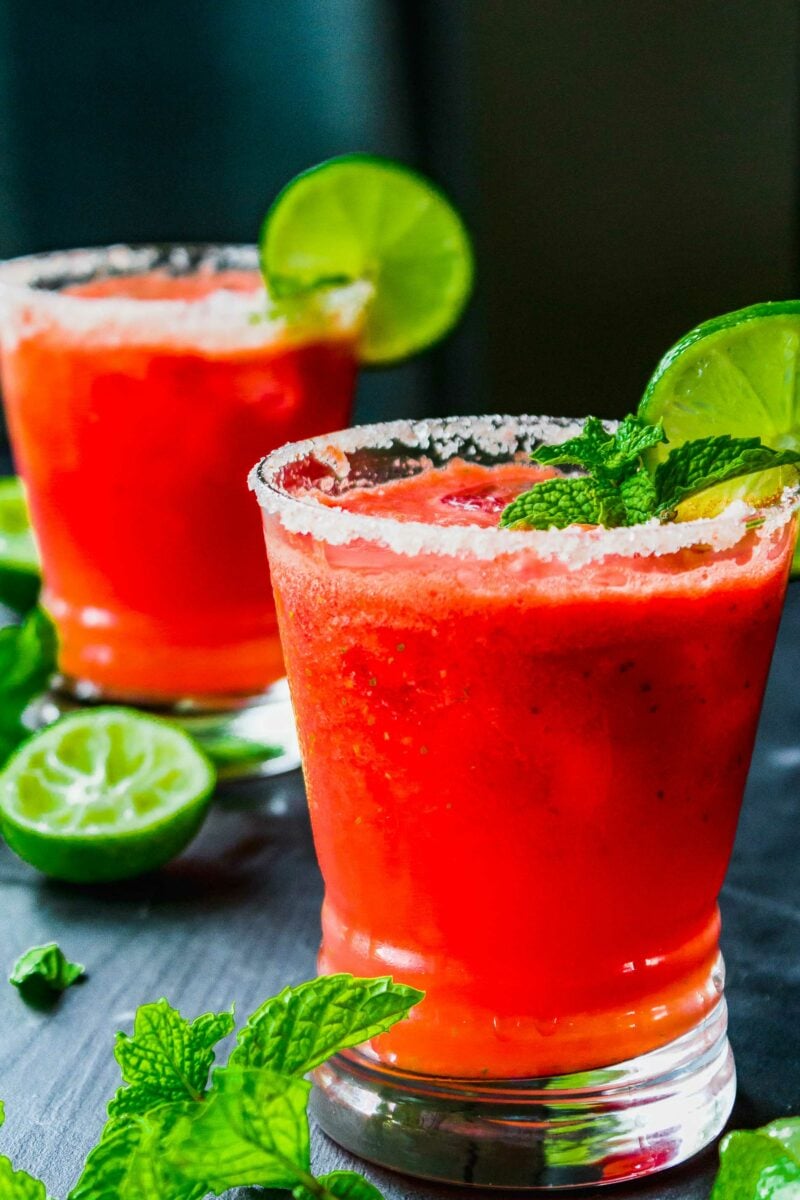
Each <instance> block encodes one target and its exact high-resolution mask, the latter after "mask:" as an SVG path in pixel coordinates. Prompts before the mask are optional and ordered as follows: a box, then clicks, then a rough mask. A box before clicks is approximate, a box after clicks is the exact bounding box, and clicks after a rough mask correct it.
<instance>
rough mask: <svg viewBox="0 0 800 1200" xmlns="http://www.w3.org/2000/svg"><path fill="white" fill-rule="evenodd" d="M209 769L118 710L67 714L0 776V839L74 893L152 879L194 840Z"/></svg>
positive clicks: (167, 735) (146, 721)
mask: <svg viewBox="0 0 800 1200" xmlns="http://www.w3.org/2000/svg"><path fill="white" fill-rule="evenodd" d="M214 782H215V776H214V769H213V767H212V766H211V764H210V763H209V761H208V760H207V759H206V757H205V756H204V755H203V754H202V753H201V751H200V750H198V748H197V746H196V745H195V744H194V742H193V740H192V739H191V738H190V737H189V736H188V735H187V734H185V733H184V732H183V731H182V730H180V729H177V728H176V727H175V726H173V725H171V724H169V723H168V722H166V721H162V720H159V719H158V718H155V717H149V716H145V715H143V714H140V713H136V712H133V711H131V710H130V709H126V708H95V709H89V710H86V711H84V712H78V713H71V714H69V715H68V716H65V717H62V718H61V719H60V720H58V721H56V722H55V724H53V725H50V726H48V727H47V728H46V729H43V730H41V732H39V733H37V734H35V735H34V736H33V737H32V738H30V739H29V740H28V741H27V742H25V743H24V744H23V745H22V747H21V748H20V749H19V750H18V751H17V752H16V753H15V754H14V755H12V757H11V758H10V759H9V761H8V763H7V764H6V766H5V768H4V770H3V771H2V773H0V831H2V834H3V836H4V837H5V839H6V841H7V842H8V844H9V846H10V847H11V849H12V850H14V851H15V852H16V853H17V854H18V855H19V856H20V858H23V859H25V861H26V862H28V863H30V864H31V865H32V866H34V867H37V868H38V870H40V871H42V872H44V874H46V875H51V876H53V877H54V878H56V879H64V880H68V881H69V882H72V883H103V882H109V881H111V880H115V879H126V878H130V877H132V876H134V875H141V874H143V873H144V872H145V871H151V870H154V869H155V868H157V867H160V866H162V865H163V864H164V863H166V862H168V861H169V860H170V859H171V858H174V857H175V855H176V854H178V853H179V852H180V851H181V850H182V849H183V848H184V846H186V845H187V843H188V842H189V841H190V840H191V839H192V838H193V837H194V835H195V834H196V833H197V831H198V829H199V828H200V826H201V824H202V822H203V819H204V817H205V815H206V811H207V809H208V805H209V802H210V799H211V793H212V791H213V789H214Z"/></svg>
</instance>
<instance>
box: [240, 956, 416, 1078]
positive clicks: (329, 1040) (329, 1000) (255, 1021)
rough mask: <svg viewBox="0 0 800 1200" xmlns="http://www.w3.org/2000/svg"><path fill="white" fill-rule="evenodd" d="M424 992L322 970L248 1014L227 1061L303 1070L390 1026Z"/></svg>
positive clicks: (294, 1072) (300, 1072)
mask: <svg viewBox="0 0 800 1200" xmlns="http://www.w3.org/2000/svg"><path fill="white" fill-rule="evenodd" d="M423 996H424V993H423V992H419V991H417V989H416V988H412V987H406V986H405V985H404V984H401V983H394V982H393V980H392V979H391V978H390V977H389V976H383V977H381V978H378V979H356V978H354V977H353V976H352V975H322V976H321V977H320V978H319V979H312V980H309V982H308V983H301V984H299V986H297V987H290V988H285V989H284V991H282V992H281V993H280V995H278V996H273V997H272V999H270V1000H267V1001H266V1002H265V1003H264V1004H262V1005H261V1007H260V1008H257V1009H256V1011H255V1012H254V1013H253V1014H252V1016H250V1017H249V1018H248V1020H247V1023H246V1025H245V1026H244V1028H243V1029H241V1030H240V1032H239V1036H238V1038H237V1045H236V1048H235V1049H234V1051H233V1053H232V1054H231V1057H230V1064H231V1065H232V1066H237V1067H269V1068H270V1069H271V1070H273V1071H280V1072H282V1073H283V1074H285V1075H305V1073H306V1071H310V1070H311V1069H312V1068H313V1067H316V1066H319V1064H320V1063H321V1062H324V1061H325V1059H326V1058H330V1056H331V1055H332V1054H335V1053H336V1052H337V1051H338V1050H344V1049H345V1048H346V1047H347V1046H357V1045H358V1044H359V1043H360V1042H366V1041H368V1039H369V1038H371V1037H375V1036H376V1034H379V1033H383V1032H384V1030H386V1029H390V1028H391V1026H392V1025H394V1024H395V1023H396V1022H397V1021H401V1020H402V1019H403V1018H404V1017H405V1016H407V1015H408V1011H409V1009H411V1008H413V1007H414V1005H415V1004H418V1003H419V1001H420V1000H422V998H423Z"/></svg>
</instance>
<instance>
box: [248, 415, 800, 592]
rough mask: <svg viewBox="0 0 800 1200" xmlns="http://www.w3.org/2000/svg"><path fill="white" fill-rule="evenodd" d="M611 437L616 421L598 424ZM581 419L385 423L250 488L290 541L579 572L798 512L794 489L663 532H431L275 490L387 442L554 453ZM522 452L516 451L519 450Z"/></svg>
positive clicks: (287, 458)
mask: <svg viewBox="0 0 800 1200" xmlns="http://www.w3.org/2000/svg"><path fill="white" fill-rule="evenodd" d="M604 423H605V424H606V426H607V427H608V428H609V429H613V428H614V427H616V425H617V422H616V421H606V422H604ZM582 424H583V419H582V418H571V417H546V416H529V415H527V414H525V415H520V416H510V415H501V414H491V415H485V416H478V417H441V418H428V419H425V420H401V421H386V422H380V423H378V424H374V425H361V426H354V427H353V428H351V429H344V430H341V431H339V432H337V433H332V434H323V435H320V436H317V437H314V438H309V439H307V440H305V441H301V442H289V443H287V444H286V445H284V446H281V447H280V448H279V449H277V450H273V451H272V453H270V454H268V455H266V456H265V457H264V458H262V459H261V460H260V462H258V463H256V465H255V466H254V467H253V469H252V470H251V471H250V474H249V475H248V486H249V488H250V490H251V491H252V492H254V493H255V496H256V499H257V500H258V503H259V505H260V506H261V509H262V510H263V511H264V512H265V513H268V514H270V515H272V516H274V517H276V518H277V519H278V520H279V522H280V524H281V525H282V526H283V528H284V529H286V530H287V532H289V533H298V534H310V535H311V536H312V537H313V538H314V539H315V540H317V541H320V542H325V543H327V544H329V545H335V546H342V545H346V544H347V543H349V542H354V541H366V542H372V543H377V544H379V545H381V546H384V547H386V548H387V549H389V550H391V551H394V552H395V553H397V554H398V555H405V556H408V557H417V556H418V555H427V554H431V555H439V556H443V557H450V558H475V559H481V560H484V561H487V560H493V559H499V558H505V557H507V556H509V555H517V554H528V555H530V554H534V555H535V556H536V557H537V558H539V559H541V560H543V561H549V562H561V563H563V564H564V565H565V566H567V567H570V568H573V569H574V568H578V567H581V566H584V565H586V564H588V563H590V562H596V561H599V560H602V559H605V558H609V557H615V558H637V557H646V558H652V557H661V556H664V555H668V554H675V553H678V552H679V551H681V550H686V549H690V548H691V547H696V546H708V547H709V548H710V549H712V550H715V551H724V550H729V549H731V548H732V547H734V546H736V545H737V544H738V543H739V542H740V541H741V540H742V538H743V537H745V536H746V534H747V533H748V532H749V531H750V530H755V531H756V532H757V533H758V535H759V536H769V535H771V534H772V533H773V532H774V531H775V530H777V529H779V528H781V527H782V526H783V525H784V524H786V522H787V521H788V520H790V519H791V517H792V515H793V514H794V513H795V512H796V511H797V509H798V507H799V506H800V486H794V487H787V488H784V490H783V492H782V494H781V495H780V496H779V497H778V498H777V499H776V500H773V501H772V502H770V503H769V504H764V505H761V506H757V505H752V504H747V503H746V502H745V501H743V500H734V501H732V502H731V503H730V504H729V505H728V506H727V507H726V508H725V509H724V510H723V511H722V512H721V513H719V514H717V515H716V516H713V517H698V518H696V519H694V520H691V521H683V522H673V523H663V524H662V523H661V522H659V521H658V519H657V518H652V519H651V520H650V521H648V522H646V523H645V524H642V525H634V526H629V527H625V528H618V529H605V528H603V527H602V526H593V527H591V528H586V527H583V526H570V527H568V528H566V529H547V530H524V531H522V530H510V529H500V528H499V527H497V528H485V527H480V526H475V525H434V524H429V523H426V522H422V521H399V520H397V519H396V518H394V517H386V516H370V515H367V514H364V513H356V512H350V511H348V510H346V509H342V508H338V507H336V506H335V505H327V504H322V503H320V502H319V501H318V500H315V499H314V498H313V496H311V495H309V494H308V493H304V494H303V495H299V496H298V495H293V494H292V493H291V492H289V491H288V490H287V489H286V488H285V487H283V486H282V485H281V483H280V481H279V477H280V473H281V472H282V471H283V470H284V468H286V467H288V466H290V465H293V464H297V463H300V462H302V461H303V460H304V459H308V458H316V459H317V461H318V462H320V463H321V464H323V465H325V466H326V467H328V468H329V469H331V470H332V471H334V472H337V471H339V472H342V475H341V476H340V477H346V474H347V470H346V456H347V454H348V453H353V452H355V451H358V450H382V451H386V450H391V448H392V446H393V445H394V444H395V443H400V444H401V445H402V446H403V447H404V448H406V449H417V450H419V452H420V454H421V455H424V453H425V451H426V450H428V449H430V447H431V445H432V443H434V442H440V443H441V445H442V449H443V451H444V452H445V454H446V453H447V450H448V449H452V451H453V453H451V454H449V457H450V458H457V457H458V453H457V449H458V442H459V439H462V438H469V439H470V442H471V443H473V444H477V445H478V446H479V447H480V448H481V449H483V450H484V451H485V452H486V453H487V454H490V455H495V456H499V455H502V454H503V452H507V453H509V457H510V452H511V450H512V447H513V448H514V451H515V452H518V450H519V443H520V439H522V441H523V442H526V441H527V442H528V443H529V444H530V448H532V447H533V445H534V444H536V443H539V442H542V441H544V442H546V443H547V444H557V443H559V442H562V441H565V440H566V439H567V438H570V437H575V436H576V435H577V434H578V433H579V432H580V430H581V428H582ZM522 449H523V450H524V446H523V447H522Z"/></svg>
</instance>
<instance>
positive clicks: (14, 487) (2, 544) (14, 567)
mask: <svg viewBox="0 0 800 1200" xmlns="http://www.w3.org/2000/svg"><path fill="white" fill-rule="evenodd" d="M39 586H40V576H39V555H38V553H37V551H36V543H35V542H34V540H33V534H32V532H31V526H30V520H29V518H28V506H27V503H26V501H25V492H24V490H23V487H22V481H21V480H20V479H18V478H17V477H16V475H11V476H7V477H5V478H0V604H6V605H8V607H9V608H13V609H14V610H15V611H16V612H27V611H28V609H30V608H33V606H34V604H35V603H36V599H37V597H38V595H39Z"/></svg>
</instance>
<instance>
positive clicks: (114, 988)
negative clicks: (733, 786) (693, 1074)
mask: <svg viewBox="0 0 800 1200" xmlns="http://www.w3.org/2000/svg"><path fill="white" fill-rule="evenodd" d="M798 671H800V585H795V586H793V587H792V588H790V595H789V600H788V603H787V610H786V613H785V617H784V621H783V625H782V628H781V633H780V639H779V642H778V647H777V651H776V656H775V662H774V665H773V671H772V676H771V679H770V685H769V691H768V695H767V701H766V706H765V711H764V716H763V720H762V725H761V732H760V736H759V741H758V745H757V749H756V755H755V760H754V763H753V769H752V772H751V776H750V784H749V788H748V793H747V799H746V803H745V809H744V814H743V818H742V823H741V826H740V832H739V837H738V840H737V845H736V852H735V856H734V861H733V864H732V866H731V870H730V873H729V876H728V882H727V885H726V888H725V891H724V894H723V900H722V907H723V917H724V924H725V932H724V949H725V955H726V959H727V963H728V999H729V1003H730V1007H731V1037H732V1041H733V1044H734V1049H735V1053H736V1058H737V1063H738V1068H739V1080H740V1085H739V1100H738V1102H737V1107H736V1111H735V1114H734V1123H735V1124H737V1125H739V1126H750V1125H757V1124H761V1123H763V1122H765V1121H768V1120H770V1119H772V1118H774V1117H776V1116H778V1115H780V1114H786V1113H790V1112H794V1113H800V886H799V885H798V873H797V863H798V862H799V861H800V804H798V800H797V797H798V790H799V789H800V689H798V687H797V684H796V680H797V675H798ZM320 897H321V885H320V880H319V876H318V873H317V869H316V865H315V862H314V854H313V849H312V846H311V839H310V834H309V828H308V821H307V817H306V812H305V808H304V802H303V791H302V784H301V781H300V778H299V776H297V775H292V776H288V777H285V778H284V779H283V780H282V781H280V782H278V783H275V784H272V785H263V784H262V785H259V786H251V787H248V786H240V788H239V790H238V791H231V792H229V793H228V795H227V796H225V797H221V798H220V800H219V802H218V804H217V805H216V807H215V809H214V811H213V812H212V815H211V817H210V819H209V821H208V823H207V825H206V827H205V829H204V831H203V833H202V834H201V836H200V838H199V839H198V841H197V842H196V843H195V845H194V846H193V847H192V848H191V850H190V851H189V852H188V853H187V854H186V855H184V856H183V857H182V858H181V859H179V860H178V861H176V862H175V863H174V864H172V866H171V867H170V868H169V869H168V870H166V871H164V872H163V873H162V874H160V875H158V876H154V877H151V878H147V879H143V880H139V881H137V882H134V883H132V884H129V885H126V886H117V887H115V888H107V889H90V888H78V887H69V886H66V885H59V884H55V883H50V882H46V881H44V880H43V879H41V878H40V877H39V876H37V875H36V873H35V872H34V871H32V870H30V869H29V868H28V867H27V866H25V865H24V864H23V863H21V862H19V861H17V859H15V858H14V857H13V855H11V853H10V852H9V851H7V850H6V849H5V847H0V904H1V905H2V907H1V908H0V966H1V967H2V968H3V969H4V974H5V968H6V967H7V966H10V964H11V962H12V961H13V959H14V958H15V957H16V956H17V954H18V953H20V952H21V951H22V950H23V949H25V948H27V947H28V946H30V945H32V944H35V943H41V942H45V941H49V940H53V939H55V940H57V941H59V942H60V943H61V945H62V946H63V948H64V949H65V951H66V952H67V953H68V954H69V955H71V956H72V957H74V958H77V959H79V960H80V961H82V962H85V963H86V964H87V965H88V968H89V972H90V978H89V979H88V981H87V982H86V983H85V984H83V985H82V986H79V987H76V988H73V989H72V991H71V992H68V993H67V994H66V995H65V996H64V998H63V1000H62V1001H61V1003H60V1004H59V1005H58V1007H57V1008H56V1009H55V1010H54V1011H52V1012H51V1013H49V1014H43V1013H40V1012H35V1011H33V1010H31V1009H29V1008H27V1007H26V1006H25V1005H24V1004H23V1002H22V1001H21V1000H20V998H19V997H18V995H17V993H16V991H15V990H14V989H13V988H11V987H10V986H8V985H6V984H5V982H4V981H0V1096H2V1097H3V1098H4V1099H5V1100H6V1103H7V1114H8V1120H7V1124H6V1127H5V1129H4V1130H3V1132H2V1135H0V1145H2V1148H3V1149H4V1150H5V1152H6V1153H10V1154H11V1155H12V1157H13V1158H14V1160H15V1161H16V1163H17V1165H19V1166H23V1167H27V1168H29V1169H31V1170H33V1171H35V1172H36V1173H37V1174H40V1175H41V1176H43V1177H44V1179H45V1181H46V1183H47V1185H48V1189H49V1190H50V1191H51V1192H52V1194H53V1196H55V1197H56V1198H62V1200H63V1197H64V1196H65V1195H66V1193H67V1191H68V1189H69V1187H70V1185H71V1184H72V1182H73V1181H74V1179H75V1178H76V1176H77V1173H78V1170H79V1167H80V1164H81V1163H82V1161H83V1157H84V1155H85V1154H86V1152H87V1150H88V1149H89V1147H90V1145H91V1144H92V1143H93V1141H94V1140H95V1138H96V1136H97V1134H98V1132H99V1130H100V1127H101V1125H102V1121H103V1111H104V1105H105V1102H106V1100H107V1099H108V1097H109V1096H110V1095H111V1093H112V1092H113V1090H114V1088H115V1086H116V1083H117V1072H116V1066H115V1063H114V1061H113V1058H112V1052H111V1048H112V1043H113V1037H114V1031H115V1030H116V1029H118V1028H120V1027H122V1028H129V1027H130V1023H131V1018H132V1015H133V1011H134V1009H135V1007H136V1006H137V1005H138V1004H140V1003H142V1002H145V1001H148V1000H154V999H156V998H157V997H159V996H161V995H165V996H167V997H168V999H169V1000H170V1001H171V1002H172V1003H173V1004H175V1005H177V1006H178V1007H179V1008H180V1009H181V1010H182V1011H184V1012H185V1013H186V1014H187V1015H190V1016H194V1015H195V1014H197V1013H199V1012H202V1011H206V1010H208V1009H213V1008H224V1007H226V1006H227V1005H229V1004H230V1003H231V1001H235V1002H236V1006H237V1010H238V1013H239V1015H240V1016H244V1015H246V1014H247V1013H248V1012H249V1011H250V1010H251V1009H252V1008H253V1007H255V1006H256V1005H257V1004H258V1003H259V1002H260V1001H261V1000H263V999H264V998H265V997H266V996H268V995H270V994H271V993H273V992H275V991H278V990H279V989H280V988H281V987H283V986H284V985H285V984H287V983H292V982H297V981H299V980H301V979H304V978H306V977H307V976H309V975H311V974H312V973H313V970H314V953H315V948H316V943H317V938H318V935H319V927H318V916H317V914H318V908H319V903H320ZM314 1145H315V1168H316V1170H317V1171H318V1172H322V1171H325V1170H331V1169H333V1168H335V1167H339V1166H343V1165H348V1166H350V1165H353V1160H351V1159H350V1158H349V1156H347V1155H345V1154H344V1153H342V1152H341V1151H339V1150H337V1148H336V1147H334V1146H333V1145H332V1144H331V1143H330V1142H328V1141H327V1139H325V1138H324V1137H323V1136H322V1135H321V1134H319V1135H317V1136H316V1137H315V1143H314ZM714 1163H715V1155H714V1152H713V1151H712V1152H710V1153H707V1154H706V1155H704V1156H702V1157H701V1158H700V1159H699V1160H695V1162H694V1163H691V1164H689V1165H688V1166H685V1167H683V1168H680V1169H677V1170H675V1171H673V1172H670V1173H667V1174H665V1175H662V1176H660V1177H658V1176H657V1177H655V1178H654V1179H653V1180H652V1181H650V1182H644V1183H642V1184H637V1185H629V1186H623V1187H621V1188H618V1189H616V1192H615V1191H614V1190H612V1192H611V1193H609V1191H608V1190H606V1191H605V1192H604V1195H606V1196H608V1195H609V1194H617V1193H623V1194H627V1195H631V1196H641V1197H648V1198H650V1197H653V1198H654V1197H664V1198H669V1200H700V1198H701V1197H706V1196H707V1195H708V1191H709V1186H710V1181H711V1178H712V1177H713V1172H714ZM364 1170H365V1172H366V1173H367V1174H368V1175H369V1176H370V1177H371V1178H372V1179H374V1181H375V1182H376V1183H377V1184H378V1185H379V1186H380V1187H381V1188H382V1190H383V1192H384V1194H385V1195H386V1197H387V1198H389V1200H400V1198H401V1197H402V1198H405V1197H408V1198H409V1200H423V1198H424V1197H442V1198H445V1197H450V1198H454V1197H457V1196H459V1195H461V1194H463V1192H462V1189H449V1188H443V1187H432V1186H427V1185H421V1184H417V1183H414V1182H413V1181H410V1180H406V1179H404V1178H402V1177H400V1176H396V1175H389V1174H388V1173H386V1172H381V1171H378V1170H374V1169H372V1168H369V1167H366V1166H365V1167H364ZM257 1195H262V1196H263V1195H264V1193H263V1192H255V1191H252V1192H242V1193H240V1196H241V1197H242V1200H243V1198H244V1196H250V1197H253V1198H255V1197H256V1196H257Z"/></svg>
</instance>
